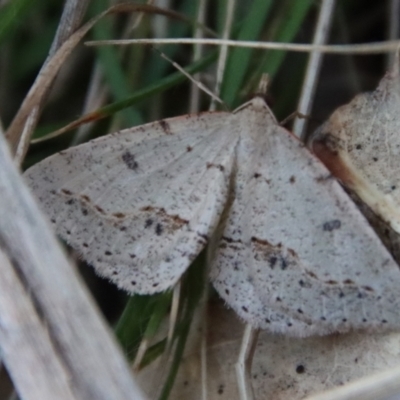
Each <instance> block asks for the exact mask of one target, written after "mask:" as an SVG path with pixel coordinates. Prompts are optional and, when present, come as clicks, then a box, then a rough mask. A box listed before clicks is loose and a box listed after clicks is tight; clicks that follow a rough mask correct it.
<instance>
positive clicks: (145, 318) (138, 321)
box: [115, 293, 163, 360]
mask: <svg viewBox="0 0 400 400" xmlns="http://www.w3.org/2000/svg"><path fill="white" fill-rule="evenodd" d="M162 296H163V294H162V293H161V294H156V295H153V296H149V295H134V296H131V297H130V298H129V300H128V302H127V304H126V306H125V309H124V311H123V313H122V315H121V317H120V319H119V321H118V323H117V325H116V327H115V335H116V337H117V338H118V341H119V343H120V344H121V346H122V348H123V351H124V354H125V355H126V357H127V358H128V359H129V360H133V359H134V358H135V356H136V352H137V349H138V347H139V345H140V342H141V341H142V339H143V335H144V332H145V330H146V327H147V325H148V323H149V321H150V318H151V315H152V313H153V310H154V308H155V306H156V304H157V300H158V299H159V298H161V297H162Z"/></svg>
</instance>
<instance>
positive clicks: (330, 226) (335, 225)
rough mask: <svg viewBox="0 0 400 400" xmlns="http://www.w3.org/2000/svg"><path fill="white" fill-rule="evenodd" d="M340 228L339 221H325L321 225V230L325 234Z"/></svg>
mask: <svg viewBox="0 0 400 400" xmlns="http://www.w3.org/2000/svg"><path fill="white" fill-rule="evenodd" d="M341 226H342V223H341V222H340V220H339V219H333V220H332V221H327V222H325V223H324V224H323V225H322V229H323V230H324V231H325V232H332V231H334V230H335V229H339V228H340V227H341Z"/></svg>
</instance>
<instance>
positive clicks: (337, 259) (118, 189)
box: [25, 97, 400, 336]
mask: <svg viewBox="0 0 400 400" xmlns="http://www.w3.org/2000/svg"><path fill="white" fill-rule="evenodd" d="M25 176H26V179H27V182H28V183H29V186H30V187H31V188H32V189H33V191H34V192H35V193H36V195H37V197H38V198H39V200H40V202H41V203H42V206H43V210H44V211H45V212H46V213H47V214H48V215H49V217H50V220H51V221H52V223H53V224H54V225H55V228H56V230H57V232H58V233H59V234H60V235H61V237H62V238H64V239H65V240H66V241H67V242H68V243H69V244H70V245H71V246H72V247H73V248H75V249H76V250H78V251H79V253H80V254H81V255H82V256H83V258H84V259H85V260H86V261H87V262H88V263H90V264H92V265H93V266H94V268H95V269H96V271H97V272H98V273H99V274H100V275H102V276H106V277H108V278H109V279H110V280H111V281H112V282H114V283H116V284H117V285H118V286H119V287H120V288H122V289H125V290H127V291H128V292H130V293H142V294H144V293H155V292H159V291H163V290H166V289H168V288H170V287H171V286H173V285H174V284H175V283H176V282H177V281H178V280H179V278H180V276H181V275H182V273H183V272H184V271H185V270H186V269H187V268H188V266H189V265H190V263H191V262H192V261H193V260H194V258H195V257H196V256H197V255H198V254H199V252H200V251H201V250H202V249H203V248H204V247H205V245H206V244H207V243H209V244H210V245H211V252H212V257H211V265H210V273H211V281H212V283H213V284H214V286H215V288H216V289H217V291H218V292H219V294H220V295H221V296H222V297H223V298H224V299H225V300H226V302H227V303H228V304H229V305H230V306H231V307H232V308H233V309H234V310H235V311H236V312H237V313H238V314H239V315H240V316H241V317H242V318H243V319H244V320H245V321H247V322H249V323H250V324H252V325H253V326H254V327H258V328H262V329H267V330H269V331H272V332H280V333H285V334H288V335H295V336H307V335H312V334H320V335H322V334H328V333H331V332H344V331H348V330H350V329H360V328H361V329H362V328H366V329H374V328H375V329H376V328H384V327H387V328H399V327H400V298H399V295H398V293H399V288H400V271H399V268H398V266H397V264H396V263H395V262H394V261H393V259H392V257H391V255H390V254H389V253H388V251H387V250H386V248H385V247H384V246H383V245H382V243H381V242H380V240H379V239H378V238H377V236H376V235H375V233H374V232H373V230H372V229H371V228H370V226H369V225H368V223H367V222H366V220H365V219H364V217H363V216H362V215H361V214H360V212H359V211H358V209H357V208H356V206H355V205H354V203H353V202H352V201H351V200H350V199H349V198H348V196H347V195H346V194H345V193H344V191H343V189H342V188H341V187H340V185H339V184H338V183H337V182H336V181H335V179H333V178H332V176H331V174H330V173H329V172H328V170H327V169H326V168H325V167H324V165H323V164H322V163H321V162H320V161H319V160H318V159H317V158H315V157H314V156H313V155H312V154H311V153H310V152H309V151H308V150H307V148H305V147H304V145H303V144H302V143H301V142H300V141H299V140H297V139H296V138H295V137H294V136H293V135H292V134H291V133H290V132H288V131H287V130H285V129H283V128H282V127H280V126H279V125H278V123H277V122H276V119H275V117H274V116H273V114H272V112H271V110H270V109H269V108H268V106H267V105H266V104H265V102H264V100H262V99H261V98H259V97H256V98H254V99H253V100H251V101H249V102H248V103H246V104H244V105H242V106H241V107H239V108H238V109H237V110H235V111H234V112H233V113H227V112H215V113H210V112H207V113H203V114H198V115H185V116H182V117H177V118H171V119H167V120H161V121H157V122H154V123H150V124H146V125H143V126H139V127H135V128H131V129H126V130H123V131H120V132H117V133H113V134H110V135H108V136H105V137H102V138H99V139H96V140H93V141H91V142H88V143H86V144H83V145H80V146H77V147H74V148H70V149H68V150H66V151H63V152H61V153H58V154H56V155H53V156H52V157H49V158H48V159H46V160H44V161H42V162H40V163H39V164H37V165H35V166H34V167H32V168H30V169H29V170H28V171H27V172H26V174H25Z"/></svg>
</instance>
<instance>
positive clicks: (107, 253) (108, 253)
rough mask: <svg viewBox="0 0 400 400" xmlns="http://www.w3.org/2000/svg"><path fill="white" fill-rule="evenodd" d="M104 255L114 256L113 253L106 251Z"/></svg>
mask: <svg viewBox="0 0 400 400" xmlns="http://www.w3.org/2000/svg"><path fill="white" fill-rule="evenodd" d="M104 255H106V256H112V253H111V251H109V250H106V251H105V252H104Z"/></svg>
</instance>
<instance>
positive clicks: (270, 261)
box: [268, 256, 278, 269]
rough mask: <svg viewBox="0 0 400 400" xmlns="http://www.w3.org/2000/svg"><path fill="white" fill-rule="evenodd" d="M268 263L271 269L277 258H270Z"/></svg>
mask: <svg viewBox="0 0 400 400" xmlns="http://www.w3.org/2000/svg"><path fill="white" fill-rule="evenodd" d="M268 261H269V266H270V267H271V268H272V269H273V268H274V266H275V264H276V262H277V261H278V257H275V256H271V257H270V258H269V260H268Z"/></svg>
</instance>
